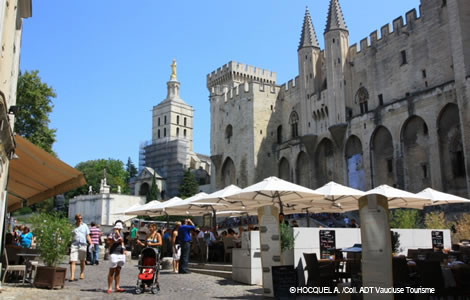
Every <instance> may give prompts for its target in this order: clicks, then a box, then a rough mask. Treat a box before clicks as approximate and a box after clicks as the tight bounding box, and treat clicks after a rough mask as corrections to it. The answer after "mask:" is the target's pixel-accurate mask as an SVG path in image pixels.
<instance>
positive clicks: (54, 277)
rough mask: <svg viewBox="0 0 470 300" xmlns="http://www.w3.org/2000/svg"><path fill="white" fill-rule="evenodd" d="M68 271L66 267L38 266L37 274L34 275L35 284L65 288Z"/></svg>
mask: <svg viewBox="0 0 470 300" xmlns="http://www.w3.org/2000/svg"><path fill="white" fill-rule="evenodd" d="M66 273H67V269H66V268H53V267H45V266H38V267H37V271H36V276H35V277H34V286H35V287H45V288H49V289H53V288H56V287H60V288H63V287H64V283H65V275H66Z"/></svg>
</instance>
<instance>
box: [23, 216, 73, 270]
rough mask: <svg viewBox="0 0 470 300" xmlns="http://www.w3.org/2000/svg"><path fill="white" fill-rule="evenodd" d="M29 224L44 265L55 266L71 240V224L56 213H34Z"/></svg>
mask: <svg viewBox="0 0 470 300" xmlns="http://www.w3.org/2000/svg"><path fill="white" fill-rule="evenodd" d="M31 224H32V231H33V235H34V236H35V237H36V240H37V243H38V246H39V253H40V254H41V258H42V259H43V260H44V263H45V264H46V266H48V267H56V266H57V264H59V263H60V262H61V261H62V260H63V258H64V256H65V255H66V254H67V250H68V247H69V244H70V242H71V241H72V230H73V226H72V224H70V223H69V221H68V220H67V219H66V218H65V217H63V216H60V215H58V214H57V213H40V214H36V215H34V216H33V217H32V218H31Z"/></svg>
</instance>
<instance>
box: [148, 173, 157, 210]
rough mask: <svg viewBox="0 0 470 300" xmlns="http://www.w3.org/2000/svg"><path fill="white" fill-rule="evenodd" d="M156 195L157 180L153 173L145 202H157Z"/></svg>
mask: <svg viewBox="0 0 470 300" xmlns="http://www.w3.org/2000/svg"><path fill="white" fill-rule="evenodd" d="M158 194H159V192H158V186H157V179H156V176H155V173H154V174H153V178H152V185H151V186H150V189H149V191H148V192H147V200H146V202H147V203H149V202H150V201H153V200H158Z"/></svg>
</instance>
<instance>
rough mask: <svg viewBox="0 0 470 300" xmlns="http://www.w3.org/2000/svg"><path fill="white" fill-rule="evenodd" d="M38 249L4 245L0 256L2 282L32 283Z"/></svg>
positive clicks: (36, 264)
mask: <svg viewBox="0 0 470 300" xmlns="http://www.w3.org/2000/svg"><path fill="white" fill-rule="evenodd" d="M38 258H39V250H38V249H29V248H22V247H5V248H4V251H3V256H2V269H3V270H2V274H3V276H2V283H5V282H15V283H17V282H19V281H21V282H22V283H23V284H24V283H26V282H28V283H31V284H32V283H33V280H34V276H35V274H36V269H37V266H38V264H39V262H38Z"/></svg>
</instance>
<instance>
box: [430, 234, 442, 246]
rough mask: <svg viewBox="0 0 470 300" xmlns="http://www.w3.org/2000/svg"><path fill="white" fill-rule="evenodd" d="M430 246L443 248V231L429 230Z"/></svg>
mask: <svg viewBox="0 0 470 300" xmlns="http://www.w3.org/2000/svg"><path fill="white" fill-rule="evenodd" d="M431 238H432V247H433V248H439V249H442V248H444V232H443V231H434V230H433V231H431Z"/></svg>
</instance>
